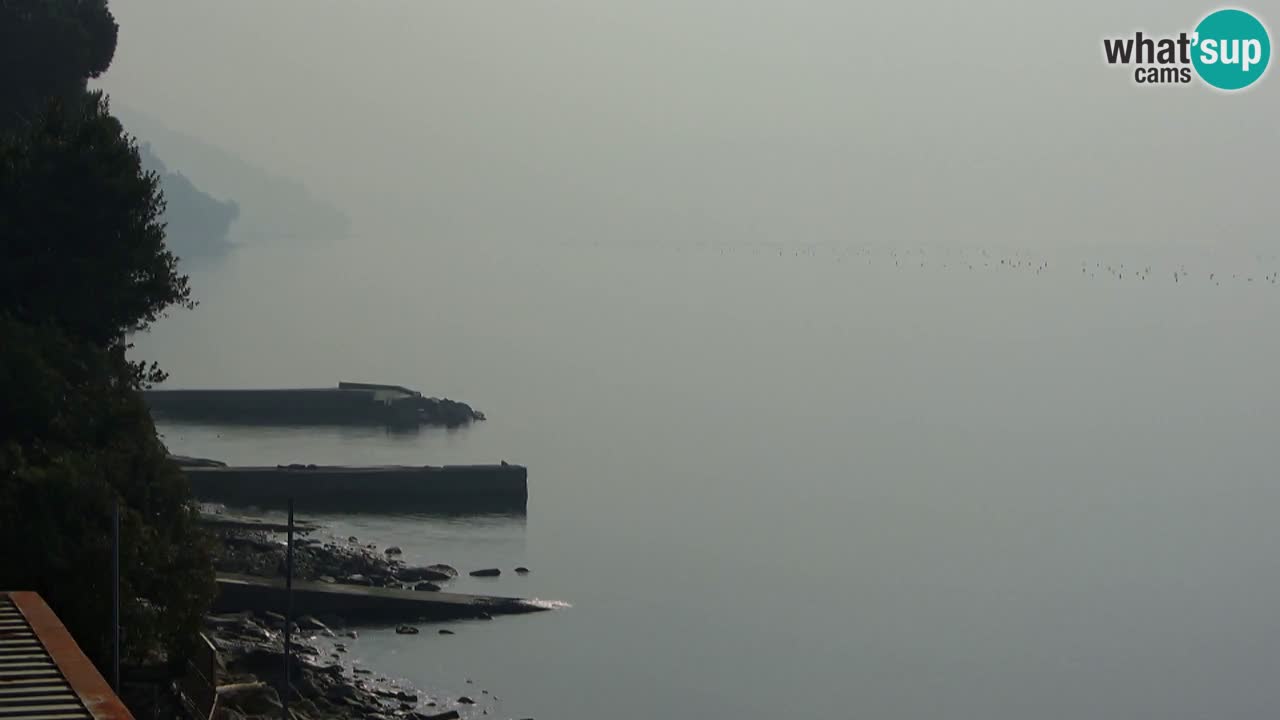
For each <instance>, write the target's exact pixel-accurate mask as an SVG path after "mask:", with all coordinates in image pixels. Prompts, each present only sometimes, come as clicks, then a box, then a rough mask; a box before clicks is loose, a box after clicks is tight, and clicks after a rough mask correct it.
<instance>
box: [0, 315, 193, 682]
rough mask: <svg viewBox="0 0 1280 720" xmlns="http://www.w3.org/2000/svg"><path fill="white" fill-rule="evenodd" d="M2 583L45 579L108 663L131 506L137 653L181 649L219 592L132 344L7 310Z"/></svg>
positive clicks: (129, 552) (95, 653)
mask: <svg viewBox="0 0 1280 720" xmlns="http://www.w3.org/2000/svg"><path fill="white" fill-rule="evenodd" d="M0 348H3V351H2V352H0V394H2V395H3V396H4V398H5V402H3V403H0V547H3V548H6V550H5V552H3V553H0V587H5V588H18V589H30V590H36V591H37V592H39V593H40V594H41V595H42V596H43V597H44V598H45V599H46V600H47V601H48V602H49V604H50V605H51V606H52V607H53V608H54V610H55V611H56V612H57V613H58V615H59V617H60V618H61V619H62V621H63V622H64V623H65V624H66V625H67V627H68V628H69V629H70V630H71V633H72V635H73V636H74V637H75V638H76V640H77V642H79V643H80V645H81V647H83V648H84V649H85V651H86V653H88V654H89V656H90V657H91V658H93V659H94V661H95V662H96V663H97V664H98V666H99V667H100V668H106V667H109V658H110V657H111V656H110V648H111V633H110V628H111V602H110V600H111V585H110V579H111V578H110V568H111V514H112V508H113V505H114V503H115V502H116V501H117V499H118V500H119V501H120V504H121V507H122V519H121V562H120V567H121V576H122V582H121V601H122V609H121V619H122V625H123V626H124V627H125V628H126V633H125V640H126V642H125V644H124V649H125V659H126V660H127V661H130V662H141V661H143V660H146V659H151V658H154V657H155V655H156V653H157V652H164V651H167V652H168V653H169V654H171V655H172V654H173V653H174V652H181V650H182V649H183V648H184V646H185V644H186V643H187V642H188V641H189V640H190V639H191V638H193V637H194V636H195V633H196V632H197V631H198V630H199V625H200V618H201V616H202V614H203V613H204V611H205V610H206V608H207V607H208V602H209V599H210V598H211V597H212V593H213V591H214V588H213V576H212V572H211V570H210V567H211V561H210V557H209V551H208V548H207V546H206V544H205V540H204V539H203V537H202V535H201V534H200V532H199V530H198V528H197V527H196V525H195V509H194V507H193V506H192V504H191V490H190V487H189V485H188V484H187V480H186V477H185V476H183V475H182V473H181V471H180V470H179V469H178V468H177V467H176V466H175V465H174V464H173V463H172V462H170V461H169V460H168V458H167V456H166V452H165V448H164V446H163V445H162V444H161V442H160V441H159V439H158V438H157V437H156V432H155V427H154V426H153V425H152V422H151V417H150V415H149V414H148V411H147V408H146V406H145V404H144V403H143V401H142V398H141V395H140V394H139V393H138V392H137V389H136V387H137V384H138V383H139V382H140V381H141V378H140V376H139V375H138V374H137V368H136V367H135V366H134V365H132V364H130V363H129V362H127V361H126V360H125V356H124V347H123V346H122V345H119V344H117V345H115V346H113V347H111V348H106V349H104V348H99V347H96V346H94V345H92V344H90V343H86V342H84V341H83V340H79V339H75V338H72V337H70V336H68V335H67V334H66V333H65V332H63V331H62V330H60V329H58V328H57V327H55V326H53V325H50V324H45V325H41V326H35V327H33V326H30V325H26V324H24V323H20V322H18V321H16V320H14V319H12V318H11V317H4V316H0Z"/></svg>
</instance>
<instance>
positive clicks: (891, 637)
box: [138, 235, 1280, 720]
mask: <svg viewBox="0 0 1280 720" xmlns="http://www.w3.org/2000/svg"><path fill="white" fill-rule="evenodd" d="M1046 262H1047V263H1048V266H1047V267H1043V264H1044V263H1046ZM1121 263H1124V269H1123V270H1121V269H1119V266H1120V264H1121ZM971 265H972V266H973V268H972V269H971V268H970V266H971ZM1108 265H1110V266H1111V267H1112V268H1113V270H1111V271H1109V270H1107V266H1108ZM1147 266H1150V267H1151V270H1150V273H1149V274H1147V273H1146V268H1147ZM1082 268H1083V270H1082ZM1277 269H1280V262H1277V261H1276V259H1275V258H1274V257H1258V256H1256V255H1254V254H1250V253H1244V252H1229V251H1226V250H1222V249H1212V250H1199V251H1192V250H1177V249H1158V248H1157V249H1135V248H1129V249H1100V248H1098V247H1096V246H1095V247H1091V248H1084V247H1081V248H1078V249H1075V250H1070V251H1067V250H1057V251H1054V252H1051V253H1049V252H1045V253H1037V252H1034V251H1030V250H1027V249H1025V248H1023V249H1021V250H1017V251H1015V250H1011V249H1009V248H1005V247H998V246H996V245H994V244H993V245H991V246H967V247H963V248H962V247H948V246H947V245H946V244H944V243H941V242H939V243H936V244H935V245H932V246H928V247H925V246H920V245H917V246H910V245H902V246H899V247H898V248H897V249H891V248H890V247H889V246H887V245H886V246H869V245H858V244H856V243H850V244H849V245H821V246H807V245H803V244H797V243H779V244H767V243H762V244H754V245H740V246H738V245H721V244H716V243H696V242H693V243H679V242H661V241H658V242H654V243H652V244H648V245H634V244H612V245H611V244H596V243H591V242H570V241H565V242H551V243H537V244H534V243H522V242H480V241H477V242H470V243H457V244H452V243H448V242H445V243H439V242H434V241H433V242H430V243H428V242H424V241H423V240H421V239H420V238H416V237H397V236H395V235H379V236H377V237H376V238H375V237H366V238H364V239H362V240H360V241H358V242H356V241H353V242H352V243H350V244H346V245H342V246H327V247H312V248H307V249H306V250H305V251H300V250H298V249H297V248H295V247H284V246H265V247H258V248H247V249H244V250H242V251H240V252H237V253H236V254H234V255H233V256H231V257H230V258H228V259H226V260H225V261H223V262H221V263H219V264H217V265H214V266H207V267H202V268H196V269H195V271H194V278H193V281H194V287H195V291H196V293H197V295H198V296H199V297H200V299H201V300H202V303H203V304H202V306H201V307H200V308H198V309H197V310H196V311H193V312H190V313H182V314H180V315H179V316H177V317H175V318H173V319H171V320H169V321H167V322H164V323H162V324H160V325H159V326H158V327H157V328H156V329H155V330H154V332H152V333H151V334H150V335H148V336H146V337H142V338H140V339H139V343H138V346H139V354H140V355H141V356H145V357H148V358H153V359H156V360H159V361H160V362H161V363H162V365H163V366H164V367H165V368H167V369H168V370H169V371H170V373H171V376H172V379H171V383H170V384H171V386H174V387H181V386H205V387H208V386H295V385H298V386H300V385H328V384H331V383H335V382H337V381H338V380H362V381H373V382H393V383H403V384H406V385H410V386H413V387H415V388H418V389H421V390H423V391H425V392H427V393H428V394H439V395H446V396H449V397H454V398H457V399H461V400H465V401H467V402H470V403H472V404H474V405H475V406H476V407H478V408H480V409H482V410H484V411H485V412H486V413H488V415H489V418H490V420H489V421H488V422H485V423H482V424H479V425H476V426H475V427H472V428H468V429H463V430H458V431H452V432H450V431H443V430H439V431H437V430H426V431H423V432H421V433H417V434H388V433H386V432H384V431H382V430H336V429H296V428H279V429H262V428H253V429H241V428H229V427H209V426H193V425H166V426H163V428H162V430H163V431H164V433H165V434H166V439H167V441H168V442H169V444H170V446H171V448H172V449H173V450H174V451H175V452H181V453H187V454H196V455H206V456H211V457H216V458H220V459H223V460H226V461H229V462H233V463H288V462H315V463H452V462H495V461H498V460H504V459H505V460H507V461H510V462H518V463H523V464H526V465H528V466H529V468H530V475H529V482H530V500H529V506H528V512H527V515H525V516H521V517H500V516H499V517H466V518H456V517H455V518H442V517H430V516H418V515H346V516H325V517H322V518H319V519H322V520H324V521H325V522H327V523H328V524H329V525H330V526H331V528H332V531H333V532H334V533H336V534H338V535H340V536H346V535H350V534H354V535H357V536H358V537H360V538H361V539H362V540H367V541H369V542H377V543H379V545H380V546H385V545H391V544H395V545H399V546H401V547H402V548H404V550H405V554H406V558H407V559H408V560H410V561H413V562H419V561H421V562H427V561H430V562H448V563H452V564H454V565H457V566H458V567H460V568H461V569H463V570H464V571H465V570H468V569H474V568H478V567H485V566H496V567H501V568H503V569H504V570H508V571H509V570H510V569H512V568H514V567H516V566H517V565H527V566H528V567H530V568H531V569H532V571H533V572H532V574H531V575H529V576H528V577H524V578H519V577H515V576H514V575H511V574H510V573H509V572H507V573H504V575H503V577H501V578H499V579H496V580H478V579H472V578H465V579H463V580H460V581H459V582H457V583H456V587H457V589H459V590H466V591H472V590H474V591H478V592H493V593H500V594H513V595H524V596H534V597H539V598H544V599H550V600H557V601H563V602H566V603H569V604H571V606H572V607H569V608H566V609H561V610H558V611H555V612H549V613H543V614H540V615H535V616H527V617H514V618H500V619H497V620H494V621H491V622H471V623H459V624H455V625H452V626H451V627H452V629H454V630H455V631H456V633H457V634H456V635H453V636H439V635H436V634H435V633H434V631H433V629H428V631H427V632H424V633H423V634H421V635H417V636H397V635H395V634H394V633H392V632H391V631H390V630H373V631H368V632H364V633H363V634H362V636H361V638H360V640H358V641H357V642H355V643H354V644H353V646H352V650H353V654H355V655H357V656H358V657H360V658H361V660H362V662H363V663H365V664H366V665H368V666H369V667H372V668H374V669H376V670H378V671H380V672H383V673H388V674H391V675H393V676H397V677H403V678H405V679H408V680H410V681H412V682H413V683H414V684H416V685H417V686H419V687H421V688H424V689H426V690H428V691H430V692H432V693H436V694H439V695H440V696H442V697H444V698H450V697H456V695H458V694H460V693H466V694H469V695H472V696H475V697H477V698H478V699H481V700H482V703H481V705H478V706H477V707H476V709H475V711H474V713H473V714H475V715H476V716H479V715H480V713H481V712H482V711H483V710H489V711H490V715H491V716H495V717H529V716H532V717H536V718H539V720H544V719H550V718H564V719H568V720H587V719H591V720H594V719H595V718H600V717H613V718H624V719H625V718H636V719H640V718H645V719H648V718H654V717H698V718H728V717H733V718H761V719H764V718H769V719H773V718H778V717H820V718H847V717H868V718H939V717H947V718H973V719H975V720H979V719H981V720H1015V719H1016V720H1021V719H1023V718H1062V719H1064V720H1066V719H1072V720H1074V719H1076V718H1086V717H1087V718H1162V719H1165V718H1204V717H1213V718H1229V717H1238V718H1253V717H1267V716H1272V715H1274V713H1275V711H1276V708H1278V707H1280V684H1277V683H1276V682H1275V676H1276V672H1277V669H1278V668H1280V613H1277V612H1276V607H1277V605H1278V603H1280V523H1278V522H1276V509H1277V507H1280V483H1278V482H1277V481H1278V480H1280V475H1278V473H1277V463H1278V462H1280V460H1278V456H1277V444H1276V438H1277V428H1280V382H1278V381H1277V368H1280V336H1277V334H1276V333H1275V318H1276V317H1277V316H1278V314H1277V311H1280V286H1277V285H1275V284H1273V283H1272V282H1271V281H1270V280H1268V279H1267V278H1266V276H1267V274H1268V273H1272V272H1274V271H1275V270H1277ZM1137 270H1141V271H1142V272H1141V273H1138V274H1135V271H1137ZM1183 270H1185V275H1184V274H1179V277H1178V279H1177V281H1176V282H1175V280H1174V274H1175V273H1180V272H1181V271H1183ZM1211 272H1212V273H1214V274H1215V277H1214V279H1213V280H1210V279H1209V277H1208V275H1209V273H1211ZM1121 273H1123V274H1124V276H1123V278H1121V277H1120V274H1121ZM1233 275H1236V276H1238V277H1233ZM1250 277H1252V278H1253V280H1252V281H1249V280H1248V278H1250ZM302 514H303V516H304V517H315V516H314V515H309V514H308V513H306V512H305V508H304V509H303V511H302ZM467 679H471V680H472V681H473V684H470V685H469V684H467V682H466V681H467ZM481 689H483V690H488V691H489V693H490V694H489V695H483V694H481V693H480V690H481ZM494 694H496V695H497V696H498V697H499V698H501V700H494V699H493V697H492V696H493V695H494Z"/></svg>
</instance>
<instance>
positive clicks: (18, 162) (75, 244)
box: [0, 96, 191, 346]
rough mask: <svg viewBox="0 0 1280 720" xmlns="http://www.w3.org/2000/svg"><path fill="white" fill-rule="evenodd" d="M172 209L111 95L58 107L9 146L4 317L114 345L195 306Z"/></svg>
mask: <svg viewBox="0 0 1280 720" xmlns="http://www.w3.org/2000/svg"><path fill="white" fill-rule="evenodd" d="M163 212H164V199H163V197H162V195H161V193H160V192H159V180H158V178H157V176H156V174H155V173H149V172H145V171H143V169H142V161H141V159H140V157H139V155H138V148H137V145H136V144H135V143H134V142H133V141H132V140H131V139H130V138H129V137H128V136H127V135H125V134H124V129H123V128H122V127H121V126H120V123H119V122H118V121H117V120H116V119H115V118H114V117H112V116H111V114H110V109H109V107H108V105H107V101H106V99H105V98H103V97H101V96H95V97H93V98H91V100H90V101H89V102H85V103H79V104H76V105H74V106H72V107H66V106H64V105H63V104H62V103H60V102H54V103H53V104H52V105H51V106H50V107H49V109H48V110H47V111H46V112H44V113H42V114H41V115H40V116H38V117H37V118H36V119H35V121H34V122H33V123H32V124H31V125H30V126H29V127H26V128H23V129H22V130H21V131H19V132H16V133H13V134H11V135H10V136H9V139H8V141H6V142H3V143H0V309H5V310H8V311H9V312H10V314H12V315H13V316H14V317H15V318H16V319H18V320H21V321H24V322H38V321H43V320H52V321H53V322H54V323H55V324H57V325H58V326H60V327H61V328H63V329H64V330H66V331H67V332H68V333H70V334H71V335H73V336H76V337H82V338H85V339H87V340H89V341H91V342H93V343H95V344H97V345H103V346H105V345H108V344H110V343H112V342H116V341H119V340H120V339H122V338H123V337H124V336H125V334H126V333H128V332H131V331H134V330H139V329H143V328H145V327H147V326H148V325H150V324H151V323H152V322H154V321H155V320H156V319H157V318H158V317H159V316H160V314H161V313H162V312H163V311H164V309H165V308H167V307H170V306H173V305H179V306H183V305H189V304H190V297H191V291H190V289H189V287H188V285H187V278H186V276H184V275H182V274H180V273H179V272H178V259H177V257H175V256H174V254H173V253H172V252H170V251H169V249H168V248H167V247H166V246H165V228H164V224H163V223H162V222H161V220H160V216H161V214H162V213H163Z"/></svg>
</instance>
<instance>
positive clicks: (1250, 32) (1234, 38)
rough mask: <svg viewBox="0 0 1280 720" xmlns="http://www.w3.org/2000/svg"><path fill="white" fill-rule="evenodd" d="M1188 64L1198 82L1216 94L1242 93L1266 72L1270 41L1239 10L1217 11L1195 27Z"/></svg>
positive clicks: (1263, 29)
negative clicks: (1220, 92) (1211, 87)
mask: <svg viewBox="0 0 1280 720" xmlns="http://www.w3.org/2000/svg"><path fill="white" fill-rule="evenodd" d="M1192 42H1193V43H1194V45H1195V49H1194V50H1193V57H1192V58H1191V62H1192V64H1193V65H1195V68H1196V72H1197V73H1199V74H1200V79H1201V80H1204V81H1205V82H1206V83H1208V84H1210V85H1212V86H1213V87H1216V88H1218V89H1219V90H1242V89H1244V88H1247V87H1249V86H1250V85H1252V84H1254V83H1255V82H1257V81H1258V79H1259V78H1261V77H1262V74H1263V73H1265V72H1266V71H1267V63H1269V62H1270V61H1271V37H1270V36H1268V35H1267V28H1266V27H1265V26H1264V25H1263V24H1262V22H1261V21H1260V20H1258V18H1256V17H1254V16H1253V15H1251V14H1249V13H1247V12H1245V11H1243V10H1218V11H1216V12H1213V13H1210V14H1209V15H1207V16H1205V18H1204V19H1203V20H1201V21H1200V24H1199V25H1197V26H1196V34H1195V37H1194V39H1193V40H1192Z"/></svg>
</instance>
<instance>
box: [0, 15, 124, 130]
mask: <svg viewBox="0 0 1280 720" xmlns="http://www.w3.org/2000/svg"><path fill="white" fill-rule="evenodd" d="M117 35H118V27H117V26H116V21H115V18H114V17H112V15H111V11H110V10H109V9H107V2H106V0H0V129H4V128H12V127H17V126H20V125H24V124H27V123H28V122H30V120H31V119H32V118H34V117H35V116H36V115H38V114H39V113H40V112H41V111H42V110H43V109H44V107H45V105H46V104H47V103H48V101H49V99H50V98H59V99H61V100H62V101H63V102H66V103H68V104H73V103H74V102H78V101H79V100H80V99H81V97H82V96H83V94H84V90H85V83H86V82H87V81H88V79H89V78H96V77H98V76H99V75H101V74H102V73H104V72H106V70H107V67H108V66H109V65H111V59H112V57H114V56H115V52H116V38H117Z"/></svg>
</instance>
